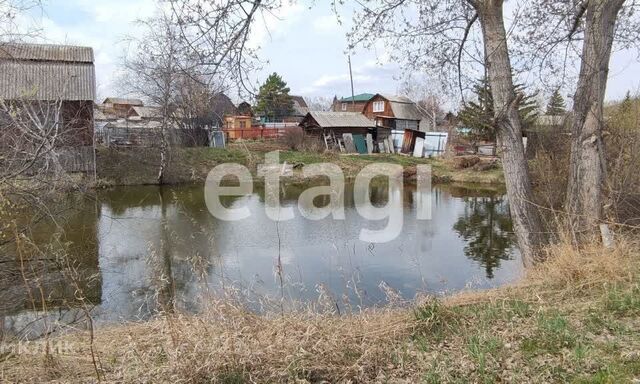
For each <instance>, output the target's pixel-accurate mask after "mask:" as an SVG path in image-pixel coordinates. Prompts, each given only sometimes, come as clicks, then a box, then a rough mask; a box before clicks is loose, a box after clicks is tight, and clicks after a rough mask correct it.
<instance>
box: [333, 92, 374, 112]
mask: <svg viewBox="0 0 640 384" xmlns="http://www.w3.org/2000/svg"><path fill="white" fill-rule="evenodd" d="M373 96H375V95H374V94H372V93H361V94H359V95H355V96H353V97H343V98H342V99H338V98H337V97H334V98H333V104H332V105H331V110H332V111H333V112H358V113H362V111H363V110H364V107H365V105H367V103H368V102H369V100H371V98H372V97H373Z"/></svg>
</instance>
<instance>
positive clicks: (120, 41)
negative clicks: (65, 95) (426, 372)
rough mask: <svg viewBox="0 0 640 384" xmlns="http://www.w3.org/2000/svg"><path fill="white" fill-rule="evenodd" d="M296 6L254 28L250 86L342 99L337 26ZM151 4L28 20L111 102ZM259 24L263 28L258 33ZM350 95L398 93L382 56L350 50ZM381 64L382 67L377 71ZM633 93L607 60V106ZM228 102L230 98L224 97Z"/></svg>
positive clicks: (326, 11) (623, 70)
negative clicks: (72, 54)
mask: <svg viewBox="0 0 640 384" xmlns="http://www.w3.org/2000/svg"><path fill="white" fill-rule="evenodd" d="M314 3H315V5H314V6H312V7H311V5H312V2H311V0H301V1H298V2H297V3H296V4H293V5H291V4H286V5H285V6H284V7H283V8H282V9H281V10H280V12H279V14H278V15H277V17H269V18H268V19H267V20H266V23H261V24H263V25H259V26H257V27H256V28H254V31H253V34H254V36H252V39H253V40H254V41H255V42H257V43H259V44H260V46H261V47H262V51H261V56H262V57H263V58H264V59H267V60H268V63H267V64H266V65H265V68H264V70H263V71H262V72H261V73H257V74H255V76H256V79H255V80H256V81H260V80H264V78H265V77H266V76H267V74H268V73H271V72H278V73H279V74H281V75H282V76H283V77H284V79H285V80H286V81H287V82H288V84H289V86H290V88H291V92H292V94H299V95H303V96H309V97H313V96H324V97H330V98H332V97H333V96H334V95H337V96H348V95H350V93H351V91H350V85H349V75H348V73H349V72H348V65H347V59H346V56H345V54H344V51H345V47H346V39H345V32H346V31H347V29H348V28H349V25H348V23H349V21H350V16H349V17H345V18H344V21H345V23H346V24H345V25H339V24H338V22H337V21H336V17H335V16H334V14H333V12H332V10H331V8H330V7H329V5H328V4H325V3H328V2H325V1H323V0H316V1H315V2H314ZM154 10H155V0H108V1H95V0H48V1H45V6H44V9H43V10H42V11H38V12H37V14H34V15H32V21H31V22H33V23H37V24H39V25H40V26H41V28H42V38H41V40H43V41H45V42H51V43H66V44H76V45H87V46H92V47H93V48H94V50H95V56H96V73H97V79H98V80H97V81H98V95H99V97H100V98H102V97H106V96H114V95H117V94H118V88H117V85H116V82H115V81H114V80H115V79H116V78H117V72H118V70H119V65H120V62H121V58H122V56H123V52H124V50H125V47H126V44H125V43H124V39H125V37H126V36H127V35H130V34H133V33H135V20H137V19H142V18H146V17H149V16H151V15H152V14H153V12H154ZM264 24H266V25H267V26H268V28H265V26H264ZM352 62H353V71H354V82H355V92H356V93H362V92H371V93H377V92H380V93H391V94H393V93H399V92H400V91H401V89H402V81H401V76H402V73H401V71H400V69H399V67H398V65H396V64H394V63H390V62H388V60H387V59H386V58H385V54H384V50H383V49H382V48H378V50H370V51H365V50H362V49H361V50H358V51H356V52H355V55H354V56H353V57H352ZM380 63H383V64H380ZM628 90H631V91H638V90H640V64H639V63H638V60H637V56H636V55H635V54H634V53H632V52H621V53H617V54H615V55H614V57H613V59H612V63H611V77H610V82H609V88H608V92H607V99H609V100H615V99H621V98H622V97H623V96H624V94H625V93H626V92H627V91H628ZM230 96H232V95H230Z"/></svg>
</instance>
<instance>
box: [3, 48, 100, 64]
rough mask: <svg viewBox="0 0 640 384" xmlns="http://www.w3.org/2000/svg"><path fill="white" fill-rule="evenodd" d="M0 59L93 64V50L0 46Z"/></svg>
mask: <svg viewBox="0 0 640 384" xmlns="http://www.w3.org/2000/svg"><path fill="white" fill-rule="evenodd" d="M0 59H15V60H35V61H57V62H68V63H93V49H92V48H90V47H76V46H71V45H54V44H14V43H12V44H0Z"/></svg>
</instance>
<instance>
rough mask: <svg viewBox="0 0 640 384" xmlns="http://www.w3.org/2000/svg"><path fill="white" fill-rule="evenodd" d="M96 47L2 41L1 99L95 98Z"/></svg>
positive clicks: (73, 99) (0, 49) (0, 67)
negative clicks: (94, 48)
mask: <svg viewBox="0 0 640 384" xmlns="http://www.w3.org/2000/svg"><path fill="white" fill-rule="evenodd" d="M92 60H93V50H92V49H91V48H86V47H71V46H64V45H60V46H56V45H42V44H0V98H3V99H8V100H16V99H28V100H72V101H78V100H85V101H89V100H94V99H95V94H96V86H95V83H96V82H95V67H94V65H93V62H92Z"/></svg>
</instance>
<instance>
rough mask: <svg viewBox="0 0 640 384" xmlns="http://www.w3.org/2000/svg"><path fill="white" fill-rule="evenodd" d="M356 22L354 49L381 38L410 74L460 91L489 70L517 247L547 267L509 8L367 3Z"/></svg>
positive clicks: (490, 2)
mask: <svg viewBox="0 0 640 384" xmlns="http://www.w3.org/2000/svg"><path fill="white" fill-rule="evenodd" d="M354 18H355V19H357V20H358V22H357V23H356V27H355V29H354V30H353V32H352V33H351V34H350V38H351V41H352V43H353V44H365V45H367V44H369V45H370V44H372V43H374V42H375V40H377V39H378V38H382V39H383V40H384V41H385V42H386V43H387V45H388V47H389V48H391V49H392V51H395V52H396V54H395V56H394V57H396V58H398V59H400V60H401V61H403V62H404V63H405V64H407V66H408V67H410V68H412V69H414V70H415V69H418V70H424V71H425V72H428V73H431V74H432V77H436V76H443V78H444V79H452V78H453V79H456V78H457V79H456V80H457V81H455V83H454V84H458V86H459V88H460V89H462V88H463V84H464V80H465V77H464V76H463V74H464V73H465V72H468V73H471V74H473V73H474V72H473V70H470V71H464V68H465V66H466V67H469V66H470V67H472V68H473V67H477V65H478V64H481V65H483V66H484V68H485V71H486V73H487V75H488V76H487V77H488V79H489V83H490V85H491V91H492V96H493V102H494V111H495V116H494V118H495V126H496V128H497V137H498V145H499V148H500V149H501V151H500V152H501V154H502V162H503V167H504V172H505V177H506V184H507V194H508V198H509V204H510V207H511V214H512V216H513V222H514V229H515V232H516V236H517V238H518V244H519V246H520V250H521V253H522V257H523V260H524V263H525V265H532V264H535V263H536V262H538V261H541V260H542V259H543V254H542V252H541V249H542V247H543V246H544V245H545V244H546V243H547V238H546V236H545V234H544V231H543V226H542V221H541V218H540V213H539V212H538V210H537V207H536V206H535V205H534V204H533V193H532V189H531V179H530V176H529V170H528V165H527V161H526V158H525V153H524V145H523V143H522V122H521V121H520V116H519V113H518V105H519V103H520V101H521V99H522V95H517V94H516V92H515V91H514V84H513V78H512V66H511V60H510V57H509V50H508V42H507V32H506V29H505V22H504V16H503V1H502V0H445V1H435V0H429V1H412V0H378V1H375V2H371V3H366V4H364V5H363V6H362V9H361V10H360V11H359V12H358V13H357V15H356V16H354ZM477 22H478V23H479V27H480V28H479V31H478V30H477V29H476V27H475V25H476V23H477ZM468 44H470V45H468ZM478 45H479V46H478ZM399 56H400V57H399ZM434 72H435V73H434ZM475 73H477V72H475ZM452 74H454V75H452ZM474 76H475V75H474Z"/></svg>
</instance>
